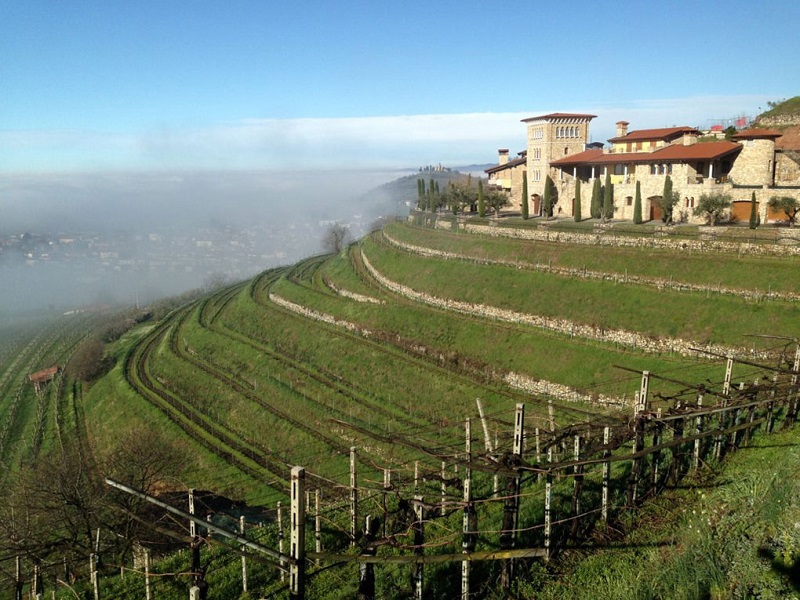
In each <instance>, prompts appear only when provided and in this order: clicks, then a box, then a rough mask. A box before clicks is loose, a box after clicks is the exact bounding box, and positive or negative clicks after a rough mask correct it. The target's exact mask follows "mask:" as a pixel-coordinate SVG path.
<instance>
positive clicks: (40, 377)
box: [28, 365, 61, 383]
mask: <svg viewBox="0 0 800 600" xmlns="http://www.w3.org/2000/svg"><path fill="white" fill-rule="evenodd" d="M60 369H61V367H60V366H58V365H56V366H54V367H49V368H47V369H42V370H41V371H36V373H31V374H30V375H28V379H29V380H30V381H32V382H33V383H42V382H45V381H50V380H51V379H53V377H55V374H56V373H58V371H59V370H60Z"/></svg>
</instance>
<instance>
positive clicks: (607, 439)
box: [600, 425, 611, 523]
mask: <svg viewBox="0 0 800 600" xmlns="http://www.w3.org/2000/svg"><path fill="white" fill-rule="evenodd" d="M610 444H611V427H609V426H608V425H606V426H605V427H603V446H604V448H603V458H604V459H605V460H604V461H603V495H602V505H601V509H600V513H601V516H602V519H603V522H604V523H608V504H609V502H608V501H609V497H608V493H609V484H610V481H611V462H610V461H609V460H608V459H609V458H610V457H611V449H610V448H609V445H610Z"/></svg>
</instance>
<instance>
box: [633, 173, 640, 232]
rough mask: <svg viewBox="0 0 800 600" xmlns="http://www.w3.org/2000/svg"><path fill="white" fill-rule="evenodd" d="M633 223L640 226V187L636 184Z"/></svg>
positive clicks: (638, 182)
mask: <svg viewBox="0 0 800 600" xmlns="http://www.w3.org/2000/svg"><path fill="white" fill-rule="evenodd" d="M633 222H634V223H636V224H637V225H641V224H642V185H641V182H640V181H637V182H636V198H635V199H634V201H633Z"/></svg>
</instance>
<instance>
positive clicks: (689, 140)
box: [683, 131, 697, 146]
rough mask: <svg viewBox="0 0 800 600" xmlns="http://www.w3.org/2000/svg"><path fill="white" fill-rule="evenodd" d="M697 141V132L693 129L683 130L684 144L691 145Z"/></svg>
mask: <svg viewBox="0 0 800 600" xmlns="http://www.w3.org/2000/svg"><path fill="white" fill-rule="evenodd" d="M696 143H697V134H696V133H695V132H693V131H684V132H683V145H684V146H691V145H693V144H696Z"/></svg>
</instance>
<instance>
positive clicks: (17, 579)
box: [14, 555, 23, 600]
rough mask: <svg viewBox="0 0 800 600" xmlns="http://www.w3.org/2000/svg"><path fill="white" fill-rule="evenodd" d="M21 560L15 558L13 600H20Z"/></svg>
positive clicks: (21, 585)
mask: <svg viewBox="0 0 800 600" xmlns="http://www.w3.org/2000/svg"><path fill="white" fill-rule="evenodd" d="M22 588H23V581H22V559H21V558H20V557H19V555H17V557H16V576H15V577H14V600H22Z"/></svg>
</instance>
